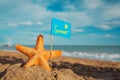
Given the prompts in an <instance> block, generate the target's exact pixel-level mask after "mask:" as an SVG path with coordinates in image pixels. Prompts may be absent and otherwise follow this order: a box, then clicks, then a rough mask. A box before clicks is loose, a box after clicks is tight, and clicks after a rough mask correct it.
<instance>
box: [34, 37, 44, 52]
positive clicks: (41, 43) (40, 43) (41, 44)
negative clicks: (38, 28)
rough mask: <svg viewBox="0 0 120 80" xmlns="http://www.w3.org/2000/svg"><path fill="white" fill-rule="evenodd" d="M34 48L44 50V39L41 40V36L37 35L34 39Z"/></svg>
mask: <svg viewBox="0 0 120 80" xmlns="http://www.w3.org/2000/svg"><path fill="white" fill-rule="evenodd" d="M35 49H37V50H39V51H40V50H44V40H43V36H42V35H39V36H38V38H37V41H36V46H35Z"/></svg>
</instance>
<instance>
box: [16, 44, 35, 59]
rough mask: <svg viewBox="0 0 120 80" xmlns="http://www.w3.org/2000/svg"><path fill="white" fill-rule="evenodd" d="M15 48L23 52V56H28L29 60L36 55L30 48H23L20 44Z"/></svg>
mask: <svg viewBox="0 0 120 80" xmlns="http://www.w3.org/2000/svg"><path fill="white" fill-rule="evenodd" d="M15 48H16V49H17V50H19V51H20V52H22V53H23V54H25V55H27V56H28V57H29V58H30V57H32V56H33V55H34V53H31V52H32V50H33V49H32V48H28V47H25V46H22V45H19V44H17V45H16V46H15Z"/></svg>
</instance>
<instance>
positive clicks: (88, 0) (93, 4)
mask: <svg viewBox="0 0 120 80" xmlns="http://www.w3.org/2000/svg"><path fill="white" fill-rule="evenodd" d="M83 4H84V5H85V7H86V8H88V9H96V8H99V7H100V6H102V5H103V2H102V0H83Z"/></svg>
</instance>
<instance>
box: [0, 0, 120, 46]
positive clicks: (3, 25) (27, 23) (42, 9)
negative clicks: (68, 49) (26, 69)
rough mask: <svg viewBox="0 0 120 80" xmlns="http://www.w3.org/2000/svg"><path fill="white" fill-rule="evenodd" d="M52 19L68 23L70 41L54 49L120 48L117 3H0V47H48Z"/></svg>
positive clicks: (58, 39)
mask: <svg viewBox="0 0 120 80" xmlns="http://www.w3.org/2000/svg"><path fill="white" fill-rule="evenodd" d="M51 18H58V19H60V20H64V21H67V22H70V23H71V33H72V34H71V38H70V39H67V38H63V37H59V36H53V37H52V43H53V45H120V0H0V45H4V44H7V43H8V41H10V42H11V43H12V44H14V45H15V44H23V45H34V44H35V42H36V38H37V36H38V35H39V34H42V35H43V36H44V40H45V45H50V30H51Z"/></svg>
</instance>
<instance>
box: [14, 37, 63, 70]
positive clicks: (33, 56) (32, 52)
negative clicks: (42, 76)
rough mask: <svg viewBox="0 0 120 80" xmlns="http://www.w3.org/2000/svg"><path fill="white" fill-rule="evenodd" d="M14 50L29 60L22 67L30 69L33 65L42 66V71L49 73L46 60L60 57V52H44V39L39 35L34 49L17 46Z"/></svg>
mask: <svg viewBox="0 0 120 80" xmlns="http://www.w3.org/2000/svg"><path fill="white" fill-rule="evenodd" d="M15 47H16V49H17V50H18V51H20V52H22V53H23V54H25V55H27V56H28V57H29V60H28V61H27V63H26V64H25V65H24V67H30V66H33V65H39V66H42V67H43V68H44V69H46V70H48V71H51V68H50V66H49V64H48V59H50V58H54V57H58V56H61V54H62V51H61V50H52V51H50V50H45V49H44V39H43V36H42V35H39V36H38V38H37V42H36V45H35V47H34V48H29V47H25V46H22V45H19V44H17V45H16V46H15Z"/></svg>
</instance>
